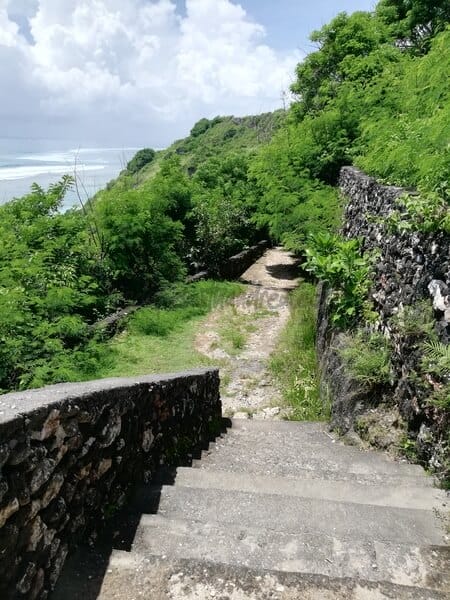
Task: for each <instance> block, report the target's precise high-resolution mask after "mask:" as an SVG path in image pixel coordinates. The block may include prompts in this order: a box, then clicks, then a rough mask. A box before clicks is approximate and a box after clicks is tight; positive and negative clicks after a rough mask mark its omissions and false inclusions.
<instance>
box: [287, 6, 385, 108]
mask: <svg viewBox="0 0 450 600" xmlns="http://www.w3.org/2000/svg"><path fill="white" fill-rule="evenodd" d="M387 40H388V31H387V28H386V27H383V26H382V24H381V22H380V21H379V20H378V19H376V17H375V16H374V15H372V14H370V13H366V12H356V13H354V14H352V15H347V14H346V13H340V14H339V15H338V16H337V17H335V18H334V19H333V20H332V21H331V23H329V24H328V25H325V26H324V27H322V29H321V30H320V31H314V32H313V33H312V34H311V41H312V42H314V43H316V44H317V45H318V46H319V50H318V51H316V52H313V53H311V54H309V55H308V56H307V57H306V59H305V60H304V61H303V62H302V63H300V64H299V65H298V67H297V72H296V76H297V77H296V81H295V82H294V84H293V85H292V87H291V89H292V91H293V92H294V94H296V95H297V96H298V97H299V98H300V99H301V100H300V102H299V103H298V104H297V105H296V106H295V107H294V114H295V115H296V116H297V118H302V117H304V116H305V115H306V114H308V113H316V112H318V111H322V110H323V109H324V108H325V107H326V105H327V104H328V103H329V102H330V100H332V99H333V98H335V97H336V96H337V94H338V93H339V89H340V87H341V86H342V84H343V83H344V82H345V81H346V80H351V81H353V80H355V79H356V77H355V75H356V73H357V71H355V70H354V69H353V68H352V67H353V63H354V62H355V61H359V60H360V59H361V57H363V58H364V57H367V56H369V55H370V54H371V52H373V51H375V50H377V49H378V48H379V46H380V45H381V44H382V43H384V42H386V41H387ZM362 75H363V73H362V72H361V71H360V72H359V76H360V77H361V76H362Z"/></svg>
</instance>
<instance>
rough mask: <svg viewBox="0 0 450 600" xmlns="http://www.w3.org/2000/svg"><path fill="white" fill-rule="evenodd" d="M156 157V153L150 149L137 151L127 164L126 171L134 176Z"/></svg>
mask: <svg viewBox="0 0 450 600" xmlns="http://www.w3.org/2000/svg"><path fill="white" fill-rule="evenodd" d="M155 156H156V152H155V151H154V150H153V149H152V148H143V149H142V150H138V152H136V154H135V155H134V156H133V158H132V159H131V160H130V161H129V162H128V164H127V171H128V173H131V174H132V175H134V174H135V173H137V172H138V171H140V170H141V169H142V167H145V165H148V164H149V163H151V162H152V161H153V160H154V159H155Z"/></svg>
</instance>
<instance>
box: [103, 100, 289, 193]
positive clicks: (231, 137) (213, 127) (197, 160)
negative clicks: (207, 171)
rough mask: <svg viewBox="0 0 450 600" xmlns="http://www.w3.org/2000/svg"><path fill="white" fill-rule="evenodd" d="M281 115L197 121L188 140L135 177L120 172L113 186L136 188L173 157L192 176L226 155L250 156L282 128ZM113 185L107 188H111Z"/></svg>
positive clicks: (157, 155) (178, 142) (177, 143)
mask: <svg viewBox="0 0 450 600" xmlns="http://www.w3.org/2000/svg"><path fill="white" fill-rule="evenodd" d="M284 120H285V112H284V111H282V110H279V111H276V112H273V113H264V114H261V115H254V116H248V117H233V116H226V117H215V118H214V119H211V120H208V119H201V120H200V121H198V122H197V123H196V124H195V125H194V126H193V127H192V129H191V131H190V134H189V136H188V137H186V138H183V139H180V140H176V141H175V142H173V144H171V145H170V146H169V147H168V148H166V149H164V150H159V151H156V152H155V156H154V159H153V160H152V161H151V162H149V163H148V164H146V165H145V166H143V167H142V168H141V169H139V170H138V172H136V173H133V174H132V173H130V172H129V171H128V170H127V169H125V170H124V171H122V173H121V174H120V176H119V178H118V180H117V183H118V184H122V185H126V184H129V183H130V179H131V183H132V184H134V185H136V184H137V185H139V184H141V183H144V182H145V181H147V180H148V179H151V178H152V177H153V176H154V175H155V174H156V173H157V172H158V171H159V169H160V168H161V164H162V162H163V161H164V160H166V159H168V158H170V157H172V156H177V157H179V159H180V164H181V165H182V166H183V168H184V169H185V170H186V171H187V172H188V173H189V174H191V175H192V174H193V173H194V172H195V171H196V170H197V169H198V167H199V166H200V165H202V164H203V163H205V162H206V161H207V160H209V159H211V158H218V157H220V156H225V155H226V154H229V153H231V152H232V153H244V154H251V153H253V152H255V151H256V150H258V148H260V147H261V145H263V144H265V143H267V142H269V141H270V140H271V139H272V137H273V135H274V134H275V133H276V132H277V131H278V130H279V129H280V127H282V125H283V122H284ZM115 183H116V182H115V181H113V182H111V184H110V185H109V186H108V187H112V186H113V185H114V184H115Z"/></svg>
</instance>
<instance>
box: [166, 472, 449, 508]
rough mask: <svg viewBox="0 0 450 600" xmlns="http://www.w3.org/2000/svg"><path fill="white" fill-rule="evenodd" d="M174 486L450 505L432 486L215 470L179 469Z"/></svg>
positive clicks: (393, 503)
mask: <svg viewBox="0 0 450 600" xmlns="http://www.w3.org/2000/svg"><path fill="white" fill-rule="evenodd" d="M174 485H175V487H179V486H183V487H190V488H198V489H214V490H222V491H236V492H247V493H251V494H273V495H277V496H279V495H281V496H293V497H297V498H311V499H321V500H330V501H334V502H348V503H354V504H367V505H372V506H385V507H388V506H391V507H395V508H410V509H417V510H445V509H446V507H447V505H448V506H450V502H449V499H448V497H447V494H446V493H445V492H444V491H443V490H439V489H436V488H433V487H423V486H414V485H411V484H410V485H402V486H399V485H384V484H378V485H371V486H369V485H366V484H361V483H358V482H354V481H329V480H328V479H324V480H322V479H307V478H305V479H302V478H301V475H300V477H298V478H296V479H286V478H285V477H273V476H266V475H253V476H252V477H249V476H248V474H246V473H236V472H224V471H213V470H209V469H208V470H203V469H192V468H187V467H179V468H178V469H177V472H176V478H175V483H174Z"/></svg>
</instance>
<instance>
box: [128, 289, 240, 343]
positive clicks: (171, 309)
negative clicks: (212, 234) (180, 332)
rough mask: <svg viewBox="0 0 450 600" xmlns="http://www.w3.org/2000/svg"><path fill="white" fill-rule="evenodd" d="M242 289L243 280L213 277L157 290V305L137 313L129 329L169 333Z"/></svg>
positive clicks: (157, 334)
mask: <svg viewBox="0 0 450 600" xmlns="http://www.w3.org/2000/svg"><path fill="white" fill-rule="evenodd" d="M240 290H241V286H240V285H239V284H234V283H231V282H218V281H213V280H208V281H199V282H197V283H193V284H190V285H187V284H185V283H180V284H173V285H171V286H169V287H168V288H166V289H164V290H162V291H161V292H159V293H158V294H156V296H155V302H156V306H147V307H145V308H142V309H140V310H138V311H137V312H136V313H134V315H133V316H132V317H131V319H130V321H129V327H128V329H129V331H130V332H131V333H134V334H143V335H153V336H159V337H167V335H169V333H172V332H173V331H175V330H177V329H179V328H180V326H182V325H183V323H185V322H186V321H189V320H191V319H193V318H195V317H201V316H204V315H206V314H208V312H209V311H210V310H212V309H213V308H214V307H215V306H217V305H218V304H222V303H223V302H225V301H226V300H228V299H229V298H232V297H233V296H235V295H236V293H237V292H238V291H240Z"/></svg>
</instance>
